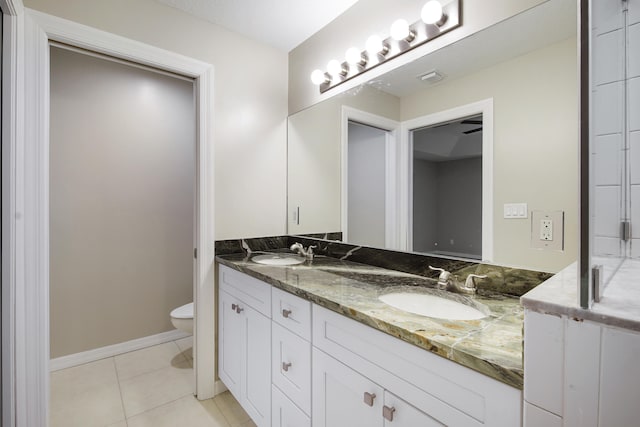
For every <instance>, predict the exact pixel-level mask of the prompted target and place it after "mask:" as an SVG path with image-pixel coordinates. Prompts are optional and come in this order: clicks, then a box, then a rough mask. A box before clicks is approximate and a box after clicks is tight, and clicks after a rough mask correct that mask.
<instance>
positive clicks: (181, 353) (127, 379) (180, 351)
mask: <svg viewBox="0 0 640 427" xmlns="http://www.w3.org/2000/svg"><path fill="white" fill-rule="evenodd" d="M169 342H173V343H175V341H169ZM164 344H168V343H164ZM164 344H157V345H156V346H160V345H164ZM156 346H151V347H145V348H142V349H140V350H136V351H141V350H146V349H149V348H152V347H156ZM176 347H178V345H177V344H176ZM178 351H179V353H180V355H181V356H182V358H183V359H184V360H183V361H182V362H187V363H189V359H188V358H187V356H185V355H184V354H183V352H182V350H180V347H178ZM129 353H135V351H131V352H129ZM129 353H123V354H129ZM118 356H120V355H118ZM118 356H113V358H114V363H115V358H116V357H118ZM178 363H180V362H178ZM170 367H174V365H173V364H171V363H169V365H167V366H162V367H160V368H156V369H152V370H150V371H146V372H142V373H140V374H137V375H133V376H131V377H128V378H124V379H123V380H122V381H129V380H131V379H133V378H137V377H139V376H142V375H146V374H150V373H152V372H157V371H159V370H161V369H165V368H170ZM117 369H118V366H117V364H116V371H117ZM118 381H120V377H119V376H118Z"/></svg>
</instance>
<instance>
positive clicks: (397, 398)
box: [218, 266, 522, 427]
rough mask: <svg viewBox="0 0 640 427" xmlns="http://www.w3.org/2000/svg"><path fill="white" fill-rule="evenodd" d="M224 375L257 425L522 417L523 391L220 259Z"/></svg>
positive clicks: (462, 425)
mask: <svg viewBox="0 0 640 427" xmlns="http://www.w3.org/2000/svg"><path fill="white" fill-rule="evenodd" d="M219 284H220V285H219V288H220V289H219V291H220V292H219V295H220V296H219V316H218V318H219V345H218V357H219V359H218V360H219V361H218V372H219V376H220V379H221V380H222V381H223V382H224V383H225V384H226V385H227V387H228V388H229V390H230V391H231V392H232V393H233V395H234V396H235V397H236V398H237V399H238V401H239V402H240V404H241V405H242V407H243V408H244V409H245V410H246V411H247V413H248V414H249V415H250V416H251V418H252V419H253V421H254V422H255V423H256V424H257V425H258V426H259V427H264V426H274V427H311V425H313V427H341V426H344V427H354V426H366V427H382V426H385V427H396V426H399V427H405V426H406V427H416V426H421V427H430V426H441V425H449V426H459V427H466V426H473V427H479V426H491V427H514V426H520V425H521V424H522V392H521V391H520V390H518V389H515V388H513V387H510V386H508V385H505V384H503V383H501V382H499V381H497V380H494V379H492V378H490V377H488V376H485V375H482V374H480V373H478V372H475V371H473V370H471V369H469V368H466V367H463V366H461V365H459V364H457V363H454V362H452V361H450V360H446V359H445V358H442V357H440V356H437V355H434V354H432V353H430V352H428V351H426V350H424V349H421V348H419V347H416V346H414V345H411V344H408V343H406V342H404V341H402V340H399V339H397V338H394V337H392V336H390V335H388V334H386V333H383V332H380V331H378V330H376V329H374V328H371V327H368V326H366V325H364V324H362V323H359V322H357V321H355V320H352V319H350V318H348V317H346V316H343V315H340V314H338V313H335V312H333V311H330V310H327V309H325V308H323V307H320V306H318V305H316V304H312V303H311V302H309V301H307V300H305V299H302V298H299V297H297V296H294V295H292V294H289V293H287V292H284V291H282V290H280V289H278V288H275V287H271V286H270V285H268V284H266V283H264V282H261V281H259V280H257V279H254V278H252V277H250V276H248V275H245V274H243V273H239V272H238V271H236V270H233V269H230V268H228V267H225V266H220V279H219Z"/></svg>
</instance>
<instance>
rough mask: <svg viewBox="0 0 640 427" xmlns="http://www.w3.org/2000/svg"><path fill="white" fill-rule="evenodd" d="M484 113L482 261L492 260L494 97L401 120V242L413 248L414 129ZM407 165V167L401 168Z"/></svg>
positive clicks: (404, 245)
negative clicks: (412, 132)
mask: <svg viewBox="0 0 640 427" xmlns="http://www.w3.org/2000/svg"><path fill="white" fill-rule="evenodd" d="M478 114H482V121H483V123H482V261H483V262H490V261H492V260H493V221H494V218H493V211H494V209H493V191H494V190H493V98H487V99H484V100H481V101H478V102H474V103H471V104H466V105H461V106H458V107H454V108H450V109H448V110H444V111H439V112H437V113H433V114H428V115H425V116H422V117H417V118H415V119H411V120H406V121H404V122H402V124H401V131H400V133H401V143H400V159H401V160H400V167H401V171H400V183H399V185H400V188H401V191H399V193H400V198H401V200H400V209H401V213H400V228H401V230H400V236H401V239H402V240H401V242H400V245H401V247H402V249H403V250H406V251H413V231H412V230H413V138H412V134H411V131H413V130H415V129H419V128H423V127H427V126H434V125H437V124H440V123H446V122H452V121H455V120H458V119H463V118H465V117H470V116H474V115H478ZM402 169H404V171H403V170H402Z"/></svg>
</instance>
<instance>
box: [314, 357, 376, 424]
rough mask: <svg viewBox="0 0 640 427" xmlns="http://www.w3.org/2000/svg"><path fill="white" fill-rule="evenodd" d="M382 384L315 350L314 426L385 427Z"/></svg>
mask: <svg viewBox="0 0 640 427" xmlns="http://www.w3.org/2000/svg"><path fill="white" fill-rule="evenodd" d="M383 398H384V395H383V389H382V387H380V386H378V385H377V384H375V383H374V382H372V381H370V380H369V379H367V378H365V377H363V376H362V375H360V374H358V373H357V372H355V371H354V370H352V369H351V368H349V367H347V366H345V365H343V364H342V363H340V362H338V361H337V360H335V359H334V358H332V357H331V356H328V355H327V354H325V353H323V352H322V351H320V350H318V349H316V348H314V349H313V410H312V417H313V426H314V427H382V425H383V418H382V400H383Z"/></svg>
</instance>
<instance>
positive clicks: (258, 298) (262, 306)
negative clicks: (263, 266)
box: [219, 265, 271, 318]
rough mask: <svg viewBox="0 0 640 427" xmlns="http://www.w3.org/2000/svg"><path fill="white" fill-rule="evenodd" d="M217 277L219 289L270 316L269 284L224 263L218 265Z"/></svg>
mask: <svg viewBox="0 0 640 427" xmlns="http://www.w3.org/2000/svg"><path fill="white" fill-rule="evenodd" d="M219 279H220V280H219V286H220V290H223V291H225V292H227V293H229V294H231V295H233V296H234V297H236V298H238V299H239V300H241V301H242V302H243V303H245V304H247V305H248V306H250V307H251V308H253V309H254V310H256V311H258V312H259V313H262V314H264V315H265V316H267V317H269V318H270V317H271V285H269V284H267V283H265V282H262V281H260V280H258V279H255V278H253V277H251V276H248V275H246V274H244V273H240V272H239V271H236V270H233V269H231V268H229V267H225V266H224V265H221V266H220V270H219Z"/></svg>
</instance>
